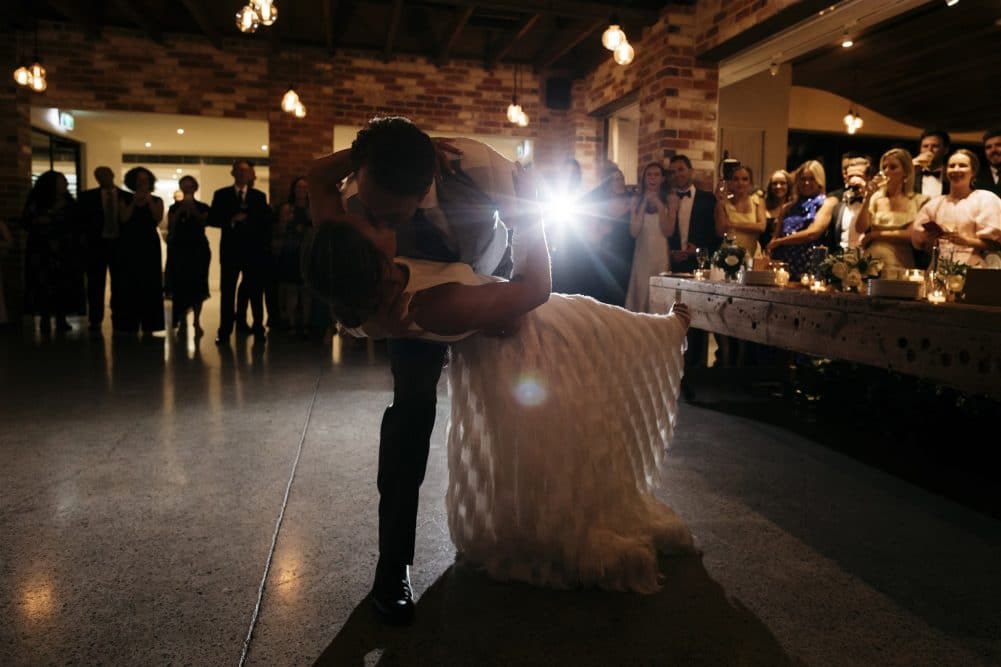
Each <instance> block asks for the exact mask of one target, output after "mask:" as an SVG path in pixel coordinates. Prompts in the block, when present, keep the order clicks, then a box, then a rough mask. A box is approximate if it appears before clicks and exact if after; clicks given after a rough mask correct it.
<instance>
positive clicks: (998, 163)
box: [975, 128, 1001, 197]
mask: <svg viewBox="0 0 1001 667" xmlns="http://www.w3.org/2000/svg"><path fill="white" fill-rule="evenodd" d="M984 156H985V157H986V158H987V160H986V162H985V163H984V166H983V167H981V168H980V173H979V174H977V180H976V184H975V185H976V188H977V189H978V190H990V191H991V192H993V193H994V194H996V195H997V196H999V197H1001V128H997V129H991V130H987V131H986V132H984Z"/></svg>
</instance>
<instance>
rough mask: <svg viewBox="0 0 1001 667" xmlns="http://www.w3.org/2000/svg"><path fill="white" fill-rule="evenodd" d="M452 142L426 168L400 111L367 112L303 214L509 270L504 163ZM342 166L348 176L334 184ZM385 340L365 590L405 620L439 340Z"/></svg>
mask: <svg viewBox="0 0 1001 667" xmlns="http://www.w3.org/2000/svg"><path fill="white" fill-rule="evenodd" d="M454 148H457V149H459V148H461V150H462V153H461V157H460V159H458V160H456V161H454V162H453V163H452V164H451V170H443V171H444V172H445V173H442V174H440V175H439V176H437V177H436V173H437V172H438V169H437V164H438V159H439V158H438V153H437V152H436V149H435V145H434V144H433V143H432V141H431V139H430V138H429V137H428V135H426V134H424V133H423V132H421V131H420V130H419V129H418V128H417V126H415V125H414V124H413V123H411V122H410V121H409V120H407V119H405V118H400V117H389V118H376V119H374V120H372V121H371V122H370V123H369V124H368V126H367V127H366V128H365V129H363V130H361V131H360V132H359V133H358V136H357V138H356V139H355V141H354V143H352V145H351V149H350V150H344V151H339V152H337V153H334V154H332V155H329V156H327V157H325V158H322V159H320V160H318V161H317V162H316V163H315V164H314V166H313V168H312V169H311V170H310V173H309V177H308V178H309V183H310V202H311V207H312V211H313V219H314V220H317V221H320V222H326V221H329V220H333V219H338V218H341V217H342V215H341V214H342V212H343V211H344V210H345V209H346V210H347V212H348V213H353V214H356V215H355V216H354V218H353V219H354V220H359V219H364V220H366V221H367V224H368V225H369V226H370V227H371V229H370V231H372V232H374V235H375V236H376V238H377V239H378V241H377V243H378V245H380V247H381V248H382V249H383V250H384V251H385V252H386V253H387V254H388V255H389V256H396V255H402V256H406V257H414V258H420V259H431V260H437V261H444V262H456V261H462V262H466V263H469V264H471V265H472V266H473V268H474V269H475V270H476V271H477V272H478V273H482V274H487V275H489V274H494V275H501V274H503V273H505V271H510V251H509V249H508V245H507V229H506V228H505V227H504V225H503V224H501V223H500V220H499V217H498V214H499V213H503V212H504V209H505V208H507V207H508V206H509V205H513V198H512V195H513V185H512V179H511V168H512V165H511V164H510V163H509V162H507V160H505V159H504V158H502V157H501V156H500V155H498V154H497V153H495V152H493V151H492V150H490V149H489V148H487V147H486V146H484V145H483V144H479V143H476V142H471V141H468V140H457V141H455V142H454ZM349 173H353V175H354V177H353V181H352V182H349V184H348V185H347V186H346V187H345V188H344V191H343V192H342V191H341V189H340V187H339V185H340V183H341V181H342V180H343V179H344V178H345V177H346V176H348V175H349ZM359 224H364V223H359ZM388 349H389V359H390V368H391V369H392V373H393V402H392V404H391V405H390V406H389V407H388V408H386V411H385V413H384V414H383V418H382V427H381V430H380V437H379V472H378V481H377V485H378V489H379V562H378V565H377V566H376V572H375V583H374V585H373V586H372V593H371V599H372V604H373V606H374V607H375V610H376V612H378V614H379V615H380V616H381V617H382V619H383V620H384V621H386V622H387V623H390V624H408V623H410V622H412V620H413V616H414V601H413V591H412V589H411V586H410V575H409V565H411V564H412V563H413V560H414V542H415V538H416V530H417V502H418V494H419V491H420V486H421V483H422V482H423V481H424V472H425V468H426V467H427V458H428V450H429V448H430V438H431V431H432V429H433V428H434V420H435V410H436V405H437V397H438V394H437V392H438V380H439V378H440V377H441V369H442V365H443V363H444V361H445V355H446V353H447V350H448V348H447V346H446V345H444V344H440V343H432V342H427V341H420V340H413V339H406V338H395V339H390V340H389V344H388Z"/></svg>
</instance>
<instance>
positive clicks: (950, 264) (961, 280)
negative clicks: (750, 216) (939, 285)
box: [935, 257, 970, 293]
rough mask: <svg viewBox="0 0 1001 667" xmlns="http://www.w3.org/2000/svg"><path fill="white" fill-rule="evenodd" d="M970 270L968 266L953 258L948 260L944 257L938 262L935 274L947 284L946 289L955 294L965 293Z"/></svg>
mask: <svg viewBox="0 0 1001 667" xmlns="http://www.w3.org/2000/svg"><path fill="white" fill-rule="evenodd" d="M969 268H970V267H969V266H967V265H966V264H963V263H962V262H956V261H954V260H953V259H952V258H951V257H950V258H948V259H946V258H944V257H943V258H941V259H939V260H938V268H937V269H936V270H935V273H937V274H938V278H940V279H941V280H942V282H944V283H945V287H946V289H948V290H949V291H950V292H953V293H959V292H962V291H963V287H964V286H965V284H966V270H967V269H969Z"/></svg>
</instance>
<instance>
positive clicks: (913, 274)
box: [906, 269, 925, 283]
mask: <svg viewBox="0 0 1001 667" xmlns="http://www.w3.org/2000/svg"><path fill="white" fill-rule="evenodd" d="M906 277H907V280H910V281H911V282H915V283H923V282H924V281H925V272H924V271H922V270H921V269H908V270H907V276H906Z"/></svg>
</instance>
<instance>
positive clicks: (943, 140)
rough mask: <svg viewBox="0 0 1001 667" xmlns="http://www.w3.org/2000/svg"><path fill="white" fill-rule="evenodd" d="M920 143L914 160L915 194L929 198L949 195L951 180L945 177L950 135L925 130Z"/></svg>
mask: <svg viewBox="0 0 1001 667" xmlns="http://www.w3.org/2000/svg"><path fill="white" fill-rule="evenodd" d="M920 142H921V143H920V146H919V149H918V154H917V156H916V157H915V158H914V192H917V193H919V194H925V195H928V196H929V197H937V196H938V195H947V194H949V179H948V178H946V177H945V161H946V160H948V159H949V146H950V143H951V139H950V138H949V133H948V132H946V131H945V130H925V131H924V132H922V133H921V139H920Z"/></svg>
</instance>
